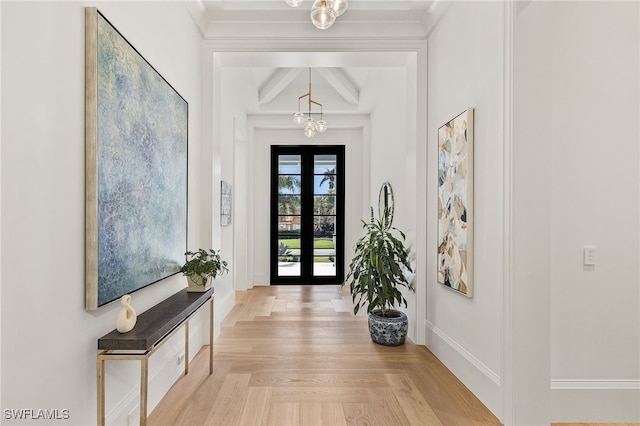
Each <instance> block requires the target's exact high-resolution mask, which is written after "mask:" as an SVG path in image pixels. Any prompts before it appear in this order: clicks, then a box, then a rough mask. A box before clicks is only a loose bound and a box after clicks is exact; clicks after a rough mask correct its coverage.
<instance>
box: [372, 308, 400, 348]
mask: <svg viewBox="0 0 640 426" xmlns="http://www.w3.org/2000/svg"><path fill="white" fill-rule="evenodd" d="M392 312H396V313H397V314H398V315H399V316H398V317H396V318H386V317H381V316H380V310H379V309H374V310H373V311H371V313H369V333H370V334H371V340H373V341H374V342H375V343H377V344H379V345H384V346H399V345H402V344H404V341H405V339H406V338H407V331H408V330H409V321H408V319H407V315H406V314H405V313H404V312H400V311H395V310H394V311H392Z"/></svg>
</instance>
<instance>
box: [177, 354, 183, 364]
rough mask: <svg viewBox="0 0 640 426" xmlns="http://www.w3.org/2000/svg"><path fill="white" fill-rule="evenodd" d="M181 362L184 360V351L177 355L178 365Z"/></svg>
mask: <svg viewBox="0 0 640 426" xmlns="http://www.w3.org/2000/svg"><path fill="white" fill-rule="evenodd" d="M183 362H184V352H182V353H180V355H178V365H180V364H182V363H183Z"/></svg>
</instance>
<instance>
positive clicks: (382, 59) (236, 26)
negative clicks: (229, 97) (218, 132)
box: [191, 0, 446, 115]
mask: <svg viewBox="0 0 640 426" xmlns="http://www.w3.org/2000/svg"><path fill="white" fill-rule="evenodd" d="M313 2H314V0H304V1H303V3H302V4H301V5H300V6H299V7H297V8H293V7H291V6H289V5H288V4H287V3H286V2H285V0H202V1H199V2H197V4H199V7H198V8H197V11H196V12H197V13H198V15H199V16H196V21H197V22H198V23H199V26H200V30H201V32H202V34H203V37H204V38H205V39H206V40H232V39H235V40H247V43H255V42H256V40H258V41H262V40H263V39H269V38H270V37H272V38H274V39H282V38H291V39H296V38H298V39H300V40H309V39H318V40H339V39H341V38H350V37H351V38H354V37H356V38H360V39H362V38H366V39H371V40H375V39H380V40H384V39H393V38H394V37H395V38H396V39H401V40H402V39H404V38H407V39H408V38H411V39H413V40H415V39H420V38H423V39H426V36H427V34H428V32H429V31H430V29H431V28H430V27H431V26H432V25H433V23H434V22H436V21H437V19H438V18H439V15H440V14H441V13H442V12H441V10H442V9H445V8H446V7H443V3H446V2H441V1H439V0H349V8H348V10H347V11H346V12H345V13H344V14H343V15H342V16H340V17H339V18H338V20H337V21H336V23H335V24H334V25H333V26H332V27H331V28H329V29H327V30H320V29H317V28H315V27H314V26H313V24H312V23H311V21H310V18H309V13H310V10H311V6H312V4H313ZM191 9H192V13H193V12H194V9H193V7H192V8H191ZM414 55H415V53H413V52H397V51H396V52H379V51H378V52H340V51H322V52H314V51H309V46H307V45H302V46H301V49H300V51H298V52H292V51H287V52H224V53H216V64H217V65H219V66H220V69H221V70H222V72H223V76H224V78H225V83H224V84H228V86H227V87H226V92H227V93H230V92H232V93H234V96H235V97H237V101H238V102H239V103H240V104H241V106H242V108H243V109H244V110H245V111H246V113H247V114H249V115H251V114H269V115H271V114H284V113H287V114H291V113H292V112H293V111H294V110H295V109H296V108H297V98H298V96H300V95H302V94H304V93H306V92H307V89H308V77H309V76H308V68H309V67H311V68H312V85H313V98H314V99H315V100H318V101H319V102H322V103H323V107H324V112H325V113H327V114H329V115H330V114H369V113H370V112H371V110H372V108H373V107H374V104H375V102H378V101H379V99H380V97H381V96H383V95H382V94H383V93H384V89H385V87H386V86H387V85H388V84H389V81H390V80H394V79H404V78H406V67H407V66H408V65H409V63H410V62H411V61H412V59H413V58H414ZM303 109H304V108H303Z"/></svg>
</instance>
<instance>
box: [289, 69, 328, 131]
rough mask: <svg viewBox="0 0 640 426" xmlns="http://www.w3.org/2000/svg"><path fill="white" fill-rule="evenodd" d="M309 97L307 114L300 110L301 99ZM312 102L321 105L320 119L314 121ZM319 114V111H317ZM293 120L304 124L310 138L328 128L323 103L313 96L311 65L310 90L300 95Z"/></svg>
mask: <svg viewBox="0 0 640 426" xmlns="http://www.w3.org/2000/svg"><path fill="white" fill-rule="evenodd" d="M304 98H308V99H307V103H308V106H309V108H308V110H307V115H305V114H304V113H303V112H301V111H300V100H302V99H304ZM311 104H313V105H317V106H319V107H320V120H318V121H316V122H315V123H314V122H313V117H312V116H311V114H312V113H311ZM315 114H317V113H315ZM293 122H294V123H296V124H299V125H303V124H304V135H305V136H306V137H308V138H312V137H314V136H315V135H316V132H318V133H324V132H325V131H326V130H327V122H326V121H324V120H323V119H322V104H321V103H319V102H316V101H314V100H313V99H312V98H311V67H309V91H308V92H307V93H305V94H304V95H302V96H299V97H298V111H297V112H295V113H294V114H293Z"/></svg>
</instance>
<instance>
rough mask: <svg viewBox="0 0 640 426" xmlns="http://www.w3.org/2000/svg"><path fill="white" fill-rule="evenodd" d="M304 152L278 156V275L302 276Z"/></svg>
mask: <svg viewBox="0 0 640 426" xmlns="http://www.w3.org/2000/svg"><path fill="white" fill-rule="evenodd" d="M301 161H302V159H301V156H300V155H280V156H278V176H277V180H278V200H277V202H278V275H279V276H285V277H299V276H300V271H301V268H300V256H301V247H300V239H301V230H302V196H301V190H302V175H301V171H302V168H301Z"/></svg>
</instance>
